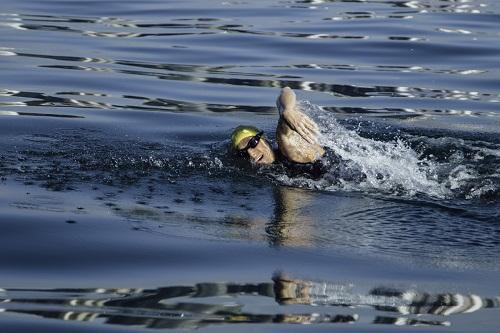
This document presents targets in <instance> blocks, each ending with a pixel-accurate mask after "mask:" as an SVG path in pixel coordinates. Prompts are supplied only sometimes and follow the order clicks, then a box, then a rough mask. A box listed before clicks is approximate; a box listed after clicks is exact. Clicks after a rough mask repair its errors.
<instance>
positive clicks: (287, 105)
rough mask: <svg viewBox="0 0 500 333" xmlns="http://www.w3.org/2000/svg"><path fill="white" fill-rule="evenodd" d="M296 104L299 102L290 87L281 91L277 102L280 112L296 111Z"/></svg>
mask: <svg viewBox="0 0 500 333" xmlns="http://www.w3.org/2000/svg"><path fill="white" fill-rule="evenodd" d="M296 102H297V96H295V93H294V92H293V90H292V89H290V87H285V88H283V89H281V94H280V95H279V97H278V99H277V100H276V105H277V107H278V110H279V111H280V112H284V111H286V110H293V109H295V104H296Z"/></svg>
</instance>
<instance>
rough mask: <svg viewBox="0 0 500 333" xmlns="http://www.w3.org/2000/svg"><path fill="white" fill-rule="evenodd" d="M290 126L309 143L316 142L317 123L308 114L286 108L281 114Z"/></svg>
mask: <svg viewBox="0 0 500 333" xmlns="http://www.w3.org/2000/svg"><path fill="white" fill-rule="evenodd" d="M282 116H283V118H284V119H285V120H286V122H287V123H288V125H289V126H290V128H292V129H293V130H294V131H296V132H297V133H299V134H300V136H301V137H302V138H304V140H306V141H307V142H309V143H310V144H317V143H318V134H319V128H318V125H316V123H315V122H314V120H312V119H311V118H310V117H309V116H307V115H305V114H303V113H302V112H300V111H297V110H295V109H287V110H285V111H284V112H283V114H282Z"/></svg>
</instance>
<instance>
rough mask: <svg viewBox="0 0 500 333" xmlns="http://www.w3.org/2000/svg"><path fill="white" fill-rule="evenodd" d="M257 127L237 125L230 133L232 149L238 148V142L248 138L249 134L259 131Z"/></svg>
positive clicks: (252, 134)
mask: <svg viewBox="0 0 500 333" xmlns="http://www.w3.org/2000/svg"><path fill="white" fill-rule="evenodd" d="M259 132H260V131H259V129H258V128H257V127H253V126H238V127H236V128H235V129H234V131H233V134H232V135H231V146H232V147H233V149H238V144H239V143H240V142H241V140H243V139H244V138H248V137H249V136H254V135H256V134H257V133H259Z"/></svg>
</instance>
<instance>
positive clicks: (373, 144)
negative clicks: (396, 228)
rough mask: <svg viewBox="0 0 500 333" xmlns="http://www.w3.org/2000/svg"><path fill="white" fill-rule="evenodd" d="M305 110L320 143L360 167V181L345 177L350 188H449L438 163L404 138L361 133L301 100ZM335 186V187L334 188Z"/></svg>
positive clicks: (439, 193)
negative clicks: (422, 155) (318, 131)
mask: <svg viewBox="0 0 500 333" xmlns="http://www.w3.org/2000/svg"><path fill="white" fill-rule="evenodd" d="M301 107H302V108H303V110H304V112H306V113H308V114H309V115H310V116H312V117H313V118H314V119H315V120H316V121H317V122H318V124H319V126H320V129H321V136H320V143H321V144H322V145H323V146H325V147H328V148H330V149H332V150H333V151H334V152H335V154H337V155H338V156H340V157H341V158H342V159H343V160H344V161H345V162H346V163H347V166H348V167H349V168H352V169H353V170H359V171H361V172H362V173H363V174H364V175H365V176H366V178H365V179H364V180H363V181H362V182H361V183H354V182H349V181H343V182H342V185H343V187H344V188H346V189H349V190H356V189H358V190H381V191H384V192H390V193H398V194H399V193H403V194H407V195H415V194H417V193H426V194H428V195H431V196H435V197H440V198H442V197H446V195H447V194H448V190H447V189H446V188H445V187H444V186H443V185H442V184H440V183H439V181H438V175H437V171H436V165H435V164H434V163H433V162H431V161H429V160H426V159H421V158H419V157H418V154H417V153H416V152H415V151H414V150H412V149H411V148H410V147H408V146H407V145H406V143H405V142H403V141H401V140H399V139H398V140H395V141H389V142H384V141H377V140H374V139H371V138H365V137H362V136H360V135H359V134H358V133H357V132H356V131H354V130H348V129H346V128H345V127H343V126H342V125H340V124H339V123H338V122H337V121H336V120H335V118H334V117H333V115H332V114H331V113H329V112H325V111H324V110H322V109H321V108H320V107H319V106H316V105H314V104H311V103H309V102H301ZM332 189H333V188H332Z"/></svg>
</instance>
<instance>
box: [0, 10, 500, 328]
mask: <svg viewBox="0 0 500 333" xmlns="http://www.w3.org/2000/svg"><path fill="white" fill-rule="evenodd" d="M2 6H3V7H2V11H3V13H1V14H0V72H1V73H2V75H1V76H0V137H1V139H2V140H0V190H1V192H0V206H1V207H0V219H3V220H5V221H7V222H3V223H2V224H0V235H3V236H2V237H4V238H2V239H4V242H2V248H1V250H2V251H0V252H4V254H5V253H8V254H9V256H10V259H5V258H7V257H5V258H4V257H2V258H4V259H3V260H5V261H7V260H11V261H9V263H12V262H15V263H16V265H10V266H9V265H3V266H5V267H7V266H8V267H9V268H8V269H7V271H9V272H13V273H12V274H13V275H8V276H16V274H18V275H19V276H22V274H25V273H23V272H24V271H22V269H20V270H19V271H17V267H18V266H19V267H28V268H29V269H28V270H29V272H30V276H31V274H33V276H34V279H36V278H38V276H37V274H40V275H41V276H44V274H46V273H47V270H48V268H47V267H44V265H42V264H40V263H38V261H40V262H42V260H38V259H40V258H42V257H44V256H45V255H46V253H44V252H43V251H41V249H44V247H43V246H44V245H46V244H49V245H51V244H56V243H57V242H55V241H54V239H55V238H56V236H55V235H59V234H58V233H57V232H54V234H51V235H50V236H47V235H46V234H44V233H43V232H45V228H46V227H47V225H48V224H50V223H49V222H47V221H43V223H46V224H47V225H45V224H44V225H37V226H33V227H32V228H36V227H39V228H40V230H43V232H42V231H40V230H39V231H38V232H40V233H41V234H42V235H45V236H43V237H40V242H39V243H37V242H33V241H32V239H31V238H30V237H33V236H32V235H36V230H35V231H34V230H29V231H30V232H27V231H26V227H25V224H23V223H19V224H14V223H8V222H9V221H13V219H14V220H15V219H16V218H18V219H20V220H22V219H26V220H27V221H25V222H26V223H28V224H29V223H31V222H32V223H33V224H34V222H35V221H38V218H39V216H44V214H49V215H50V214H52V215H50V216H51V217H50V218H53V219H54V220H57V219H63V223H64V221H66V222H67V226H68V227H77V228H78V227H83V228H85V226H86V224H85V217H89V216H92V217H94V218H96V219H101V220H102V221H103V224H106V222H107V221H108V220H118V221H120V224H119V227H116V229H113V230H112V232H110V235H114V234H115V232H117V231H118V229H120V228H133V229H134V230H135V231H139V233H140V234H142V237H144V239H145V241H144V243H148V241H149V240H150V239H152V238H153V237H156V236H158V237H162V236H163V237H168V236H172V235H175V236H179V237H181V236H182V237H191V238H192V239H195V240H196V239H210V240H215V241H216V242H215V243H217V244H219V243H221V242H226V241H228V240H230V241H235V240H237V241H251V242H255V243H261V244H266V245H267V246H269V247H270V248H271V249H273V250H274V249H276V251H277V252H279V251H280V250H281V249H287V248H292V249H294V250H297V252H300V250H298V249H302V248H308V249H312V250H313V251H314V250H315V249H316V250H318V251H319V250H324V251H327V252H328V251H331V252H337V251H338V252H339V253H343V252H342V251H346V252H349V253H351V252H353V253H356V254H359V255H360V256H371V255H373V256H375V257H376V256H380V257H383V258H386V257H389V258H391V259H393V260H394V261H405V262H406V261H407V262H410V263H411V264H412V265H417V264H419V263H420V264H422V263H423V264H425V265H427V266H425V265H424V266H425V267H428V266H432V267H439V268H443V269H449V268H458V269H461V270H465V271H468V272H474V270H475V269H484V270H491V271H495V270H498V267H499V265H498V264H499V261H500V254H499V253H500V252H499V249H500V243H499V240H498V235H499V234H500V231H499V230H500V229H499V225H498V218H499V213H498V202H499V198H500V192H499V191H500V182H499V180H500V175H499V174H498V165H499V157H500V155H499V151H500V149H499V144H500V142H499V139H498V138H499V136H498V134H499V128H500V126H499V125H500V118H499V115H500V112H499V108H498V106H499V105H500V104H499V102H500V91H499V90H498V87H499V86H500V85H499V84H500V82H499V79H498V78H499V77H500V72H499V66H498V59H499V56H500V43H499V38H500V33H499V31H498V22H499V17H500V16H499V15H500V7H499V3H498V2H497V1H494V0H483V1H480V0H477V1H476V0H470V1H469V0H460V1H459V0H456V1H451V0H449V1H445V0H425V1H424V0H422V1H369V0H367V1H338V0H337V1H335V0H330V1H322V0H297V1H293V0H273V1H263V0H262V1H259V0H257V1H212V2H209V3H208V2H206V1H200V0H186V1H168V2H162V1H148V0H145V1H118V2H113V1H104V2H99V4H97V3H96V2H95V1H70V2H61V1H45V2H43V3H40V2H37V1H31V0H27V1H12V0H6V1H3V2H2ZM284 86H290V87H291V88H293V89H295V90H296V91H297V93H298V96H299V98H300V99H302V100H310V101H311V103H309V104H307V103H306V104H307V105H312V106H314V107H318V106H321V107H322V110H323V111H324V114H323V116H324V118H325V119H326V120H325V124H326V128H327V129H332V128H333V129H335V130H334V131H331V132H333V134H334V135H333V136H329V137H328V136H326V138H327V139H328V140H329V141H328V140H327V141H328V142H327V143H328V144H329V145H330V146H329V147H330V148H332V149H335V148H338V149H337V150H336V152H337V153H339V154H340V153H342V154H344V155H343V156H347V155H348V153H349V152H352V151H357V154H356V155H357V156H358V157H360V156H363V158H358V160H357V161H356V163H358V166H361V167H362V168H365V169H364V170H363V172H364V174H365V178H364V179H365V180H366V179H369V180H370V184H371V185H370V184H368V182H367V181H365V182H364V183H362V182H359V181H356V179H354V178H355V177H353V176H352V174H351V173H349V172H344V171H345V169H347V170H348V171H352V170H350V169H349V168H348V167H346V166H350V164H349V162H347V161H339V163H337V164H335V166H336V169H335V170H334V173H332V174H331V177H330V179H322V180H320V181H316V180H311V179H310V178H307V177H297V175H293V174H290V173H288V171H287V170H284V169H283V168H281V167H280V166H274V167H272V168H269V169H256V168H252V167H249V166H248V165H246V164H242V163H240V162H239V161H234V159H232V158H231V156H229V154H228V153H227V143H228V138H229V133H231V131H232V129H233V128H234V127H235V126H237V125H239V124H240V123H245V124H247V123H248V124H254V125H257V126H259V127H262V128H263V129H264V130H265V131H266V135H268V137H269V138H270V139H273V137H274V134H273V132H274V128H275V125H276V124H275V123H276V120H277V110H276V108H275V107H274V102H275V98H276V95H277V93H278V92H279V88H281V87H284ZM337 125H338V126H337ZM328 126H329V127H328ZM324 134H328V133H324ZM330 134H332V133H330ZM356 149H359V150H356ZM362 150H364V151H365V152H367V153H366V155H363V154H362V153H361V151H362ZM395 157H399V159H398V163H396V162H393V163H385V162H387V161H390V160H391V159H394V158H395ZM396 159H397V158H396ZM350 160H351V161H353V160H355V156H354V157H351V159H350ZM382 162H384V163H385V164H384V163H382ZM405 170H410V171H411V172H408V171H406V173H405ZM332 175H333V176H332ZM417 178H418V179H417ZM358 180H359V179H358ZM4 189H5V191H4ZM14 192H15V193H17V194H15V195H14ZM19 193H21V194H19ZM93 214H94V215H93ZM68 216H69V217H68ZM51 221H52V220H51ZM40 223H41V222H40ZM99 226H100V224H99ZM120 230H121V229H120ZM58 231H59V232H60V230H58ZM93 231H95V230H90V228H89V230H85V232H87V234H85V233H83V232H82V233H81V234H80V233H78V232H74V231H68V232H67V234H64V237H66V236H70V237H69V238H71V237H75V239H79V240H81V239H86V238H85V237H86V236H88V235H89V234H92V232H93ZM9 232H10V233H9ZM11 234H12V235H15V237H11V238H13V241H12V242H14V240H18V241H20V242H21V243H23V244H25V243H26V244H30V245H29V246H26V248H27V249H28V250H32V251H34V252H33V253H34V254H33V255H29V256H26V257H23V254H24V253H25V252H23V251H12V250H11V249H16V250H18V247H16V245H15V244H14V243H12V244H10V243H9V242H8V241H9V240H10V239H9V237H10V236H9V235H11ZM104 238H106V239H104ZM101 241H102V243H103V244H105V245H102V246H103V252H104V253H107V256H104V257H105V258H106V263H105V264H103V266H106V265H108V264H109V262H113V263H115V262H116V261H120V260H121V261H120V262H121V263H122V264H123V265H124V266H126V267H127V268H130V267H132V266H133V267H134V268H135V264H136V262H132V263H130V262H129V261H127V260H129V259H128V257H125V256H124V257H123V258H122V253H120V254H119V255H118V254H116V253H118V252H119V251H118V252H113V251H112V250H113V249H112V245H110V244H115V243H112V242H113V241H114V239H113V237H111V236H107V235H105V236H103V240H101ZM124 242H125V241H124ZM7 243H8V244H7ZM13 244H14V245H13ZM91 247H92V246H89V248H91ZM89 248H86V247H85V246H84V247H82V249H80V250H79V251H81V252H78V251H77V252H75V253H76V254H77V255H75V256H74V258H81V257H86V256H90V254H89V253H90V250H89ZM123 248H127V249H128V243H127V244H124V245H123ZM4 249H7V250H8V251H7V250H4ZM183 249H184V250H186V248H183ZM23 250H24V249H23ZM175 250H176V251H177V250H179V249H175ZM54 251H55V252H54V253H56V252H57V253H60V252H64V249H62V250H61V249H57V251H56V250H54ZM138 251H139V253H131V252H126V251H125V250H123V253H127V254H128V255H129V256H134V255H135V256H138V257H140V260H138V261H137V262H138V263H142V261H143V260H146V259H147V258H148V255H149V251H150V249H149V248H147V249H142V250H138ZM210 251H214V250H213V249H212V248H211V250H210ZM210 251H209V252H210ZM39 252H40V253H39ZM49 252H50V251H49ZM165 252H166V253H165V254H163V253H162V256H161V257H162V258H163V259H165V258H166V259H169V260H174V259H176V260H179V262H181V265H183V267H191V268H193V271H195V272H197V273H210V272H207V271H205V270H204V269H203V268H200V267H199V265H200V264H199V263H198V262H196V261H195V260H193V259H192V258H191V257H189V256H187V255H186V256H182V255H181V258H172V257H173V256H172V255H171V253H170V252H169V251H165ZM174 252H175V251H174ZM10 253H12V254H10ZM92 253H93V252H92ZM238 254H239V253H238V252H237V251H236V252H235V255H236V256H237V255H238ZM208 255H212V253H208ZM39 256H40V257H39ZM113 256H114V257H113ZM118 257H120V258H118ZM33 258H34V259H33ZM58 258H59V259H54V260H53V262H49V263H47V265H53V266H56V267H57V266H58V265H59V264H61V262H65V260H66V261H68V262H72V263H73V262H75V263H74V265H75V266H71V268H81V267H83V268H81V269H83V270H85V269H86V270H88V271H91V272H94V273H95V271H97V270H99V269H100V267H101V266H99V267H97V266H98V265H97V264H96V262H95V261H94V260H98V259H88V258H87V259H86V260H87V261H88V262H87V265H88V266H84V265H80V263H79V262H78V261H77V260H76V261H75V259H74V258H73V257H72V256H70V255H67V256H64V253H62V257H58ZM134 258H135V257H134ZM116 259H120V260H116ZM215 259H219V258H215ZM190 260H192V261H190ZM266 260H267V259H266ZM266 260H261V261H260V262H258V263H257V264H256V266H259V265H260V264H265V263H268V261H266ZM269 260H270V259H269ZM16 261H19V262H16ZM35 261H36V263H35ZM123 262H127V263H128V264H124V263H123ZM299 262H300V261H299ZM300 263H301V264H304V265H306V264H307V262H300ZM17 264H19V265H17ZM39 265H40V266H39ZM94 265H96V266H94ZM349 265H350V264H349V263H347V264H346V266H349ZM11 266H12V267H11ZM138 266H140V267H139V269H142V268H143V266H141V265H140V264H139V265H138ZM214 266H216V265H214ZM339 266H340V265H339ZM389 266H390V265H389ZM241 267H244V265H243V266H241ZM259 267H260V266H259ZM257 268H258V267H257ZM386 268H388V267H386V266H384V265H381V268H380V269H381V270H385V269H386ZM217 269H218V268H213V270H217ZM224 269H226V270H227V271H225V272H222V273H228V272H229V273H233V275H232V276H234V275H236V276H237V280H238V281H247V280H246V279H245V276H242V275H244V273H238V272H239V271H238V272H235V271H234V270H235V269H231V268H227V267H226V268H223V269H222V270H224ZM310 269H311V275H312V276H314V272H316V271H317V270H319V267H317V266H316V267H310ZM423 270H424V271H425V268H423ZM2 273H3V272H2ZM147 273H149V272H145V273H144V274H145V275H147ZM418 273H421V272H418ZM418 273H409V274H414V276H412V277H411V278H410V280H412V279H413V280H412V281H413V282H415V284H418V282H420V281H419V279H421V275H419V274H418ZM103 274H106V273H103ZM398 274H400V275H397V276H396V279H397V278H398V277H401V276H402V275H404V272H398ZM470 274H471V276H472V277H471V278H470V279H471V280H473V279H474V277H476V278H477V277H478V275H480V273H477V275H474V274H472V273H470ZM222 275H225V274H222ZM354 275H355V274H352V276H349V277H348V278H347V279H346V280H347V281H352V280H354V278H355V276H354ZM61 279H62V280H64V276H62V277H61ZM81 279H82V281H84V282H86V281H85V277H82V278H81ZM464 279H467V278H464ZM201 281H209V282H207V283H200V284H197V285H195V284H187V285H186V286H179V285H178V284H174V283H172V284H170V282H168V281H167V282H164V284H165V285H166V286H165V287H161V288H151V289H123V290H119V289H115V288H103V289H85V288H82V289H64V285H65V284H66V283H69V282H70V281H69V279H68V280H66V281H63V283H61V284H60V285H61V287H62V288H61V289H53V290H48V289H44V290H40V289H37V288H36V285H35V286H33V285H30V286H23V285H18V286H17V287H18V289H16V288H7V289H5V290H3V291H1V292H0V302H2V303H0V308H2V309H5V310H6V311H7V312H13V313H27V314H32V315H36V316H40V317H42V318H57V319H64V320H81V321H85V320H88V321H97V322H107V323H115V324H118V325H123V326H125V325H137V326H140V327H148V328H149V327H151V328H152V327H156V328H179V327H186V328H201V327H205V326H207V325H208V326H211V325H218V324H225V323H280V324H285V323H313V324H314V323H341V322H347V323H352V324H353V325H362V323H368V324H369V326H370V327H373V325H372V324H377V323H384V324H392V325H407V326H421V325H429V326H448V325H451V326H452V327H457V328H458V329H462V330H467V329H470V328H471V326H470V324H467V319H468V318H467V317H466V316H468V314H467V313H469V312H472V314H469V315H471V316H474V317H471V318H472V319H473V320H476V321H477V322H480V321H482V320H483V319H484V318H486V319H487V320H485V322H487V321H488V319H489V320H490V321H494V318H496V317H495V316H496V311H497V308H498V297H496V296H497V295H495V294H494V293H495V292H496V291H495V290H496V289H495V288H496V285H495V283H496V282H495V281H491V282H490V285H488V284H486V286H485V289H486V290H489V291H490V292H486V293H484V294H486V295H487V296H485V297H483V296H478V295H476V294H475V293H474V292H473V291H470V288H469V289H466V288H464V289H461V288H460V287H457V288H455V289H457V290H458V292H447V291H446V290H445V289H443V288H441V289H440V290H444V291H443V292H439V291H438V292H435V291H432V292H431V291H425V290H424V291H415V290H413V289H411V288H407V289H404V288H395V287H393V286H392V285H384V284H382V287H380V288H377V286H373V288H368V289H367V290H364V291H362V292H358V291H357V290H355V289H356V288H354V289H350V288H351V287H352V286H349V283H347V284H336V283H330V282H318V281H316V282H315V281H312V280H299V279H288V280H287V279H286V278H284V277H281V279H280V278H277V277H275V280H274V281H272V280H269V281H263V282H260V283H245V282H243V283H217V282H211V281H218V280H216V279H214V280H211V279H209V278H207V279H206V280H205V279H201ZM141 282H142V281H137V283H136V285H141ZM468 282H471V281H468ZM162 283H163V282H162ZM15 284H16V281H14V280H9V281H6V282H5V285H9V286H12V285H15ZM471 284H472V282H471ZM72 285H78V284H76V282H75V284H72ZM84 285H90V284H85V283H82V284H81V286H84ZM95 285H99V283H96V284H95ZM131 285H133V284H131ZM159 285H162V284H159ZM52 286H56V287H57V286H58V285H57V284H52ZM23 287H26V288H27V289H22V288H23ZM111 287H113V285H111ZM320 287H321V288H323V287H324V288H323V290H326V291H330V292H331V293H327V292H324V293H321V292H320V291H318V290H319V289H321V288H320ZM337 287H338V288H337ZM19 288H21V289H19ZM329 288H330V289H329ZM227 300H230V303H229V304H228V302H227ZM262 304H263V306H262V307H259V305H262ZM284 305H287V306H286V307H285V306H284ZM313 306H314V308H313ZM485 309H488V310H485ZM488 311H492V313H493V312H494V313H493V314H491V315H488ZM464 318H465V319H464ZM492 318H493V319H492ZM1 319H3V317H2V318H0V320H1ZM456 322H458V324H457V325H458V326H456V324H455V323H456ZM467 325H469V326H467ZM248 326H249V325H247V327H248ZM221 327H222V326H217V328H221ZM280 327H281V326H280ZM315 327H317V326H315ZM474 328H475V327H474ZM452 329H453V328H452ZM478 330H479V331H481V327H478Z"/></svg>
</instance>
